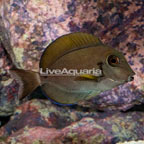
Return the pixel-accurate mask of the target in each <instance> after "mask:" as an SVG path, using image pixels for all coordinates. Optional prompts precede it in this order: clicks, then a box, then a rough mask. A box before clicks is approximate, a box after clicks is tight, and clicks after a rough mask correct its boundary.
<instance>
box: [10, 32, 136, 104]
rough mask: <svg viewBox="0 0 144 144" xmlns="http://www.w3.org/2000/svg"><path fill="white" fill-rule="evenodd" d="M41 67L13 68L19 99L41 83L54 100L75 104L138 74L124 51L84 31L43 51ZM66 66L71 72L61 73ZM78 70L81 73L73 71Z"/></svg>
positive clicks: (43, 90) (59, 39) (57, 102)
mask: <svg viewBox="0 0 144 144" xmlns="http://www.w3.org/2000/svg"><path fill="white" fill-rule="evenodd" d="M39 67H40V72H34V71H30V70H23V69H17V68H15V69H11V70H10V71H9V72H10V74H11V76H12V77H14V78H15V79H16V80H17V81H18V83H19V84H20V89H19V93H18V98H19V99H23V98H25V97H26V96H28V95H30V94H31V93H32V92H33V91H34V90H35V89H36V88H37V87H38V86H40V87H41V90H42V94H43V95H44V96H45V97H47V98H48V99H50V100H51V101H52V102H53V103H55V104H58V105H62V106H63V105H66V106H71V105H73V104H78V103H81V102H82V101H85V100H88V99H90V98H93V97H96V96H97V95H98V94H100V93H101V92H104V91H106V90H110V89H112V88H114V87H116V86H118V85H121V84H124V83H127V82H129V81H132V80H133V76H134V74H135V73H134V72H133V70H132V69H131V68H130V66H129V64H128V62H127V61H126V59H125V58H124V56H123V54H122V53H121V52H119V51H117V50H116V49H114V48H111V47H110V46H107V45H104V44H103V43H102V42H101V41H100V40H99V39H98V38H97V37H95V36H93V35H91V34H87V33H82V32H76V33H71V34H67V35H64V36H61V37H60V38H58V39H56V40H55V41H54V42H52V43H51V44H50V45H49V46H48V47H47V48H46V49H45V51H44V52H43V54H42V56H41V59H40V65H39ZM64 69H65V70H67V71H70V72H71V73H68V74H67V73H66V74H65V75H63V74H60V73H59V74H57V73H58V72H61V71H63V70H64ZM74 70H76V72H81V73H72V72H74ZM82 70H83V71H82ZM93 70H99V72H100V73H97V74H95V73H93ZM48 71H49V72H50V73H47V72H48ZM55 71H57V72H55ZM54 72H55V73H54ZM88 72H91V73H88Z"/></svg>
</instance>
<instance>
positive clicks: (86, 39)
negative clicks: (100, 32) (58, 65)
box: [40, 32, 102, 70]
mask: <svg viewBox="0 0 144 144" xmlns="http://www.w3.org/2000/svg"><path fill="white" fill-rule="evenodd" d="M99 44H102V42H101V41H100V40H99V38H97V37H95V36H93V35H91V34H87V33H82V32H76V33H71V34H67V35H64V36H61V37H60V38H58V39H56V40H55V41H53V42H52V43H51V44H50V45H49V46H48V47H47V48H46V50H45V51H44V53H43V55H42V57H41V60H40V68H43V70H45V69H46V68H48V67H49V66H50V65H51V64H53V63H54V62H55V61H56V60H57V58H58V57H60V56H62V55H63V54H65V53H66V52H68V51H70V50H73V49H79V48H82V47H88V46H94V45H99Z"/></svg>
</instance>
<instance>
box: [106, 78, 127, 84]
mask: <svg viewBox="0 0 144 144" xmlns="http://www.w3.org/2000/svg"><path fill="white" fill-rule="evenodd" d="M108 80H110V81H112V82H115V83H125V82H127V81H126V80H120V81H118V80H114V79H111V78H108Z"/></svg>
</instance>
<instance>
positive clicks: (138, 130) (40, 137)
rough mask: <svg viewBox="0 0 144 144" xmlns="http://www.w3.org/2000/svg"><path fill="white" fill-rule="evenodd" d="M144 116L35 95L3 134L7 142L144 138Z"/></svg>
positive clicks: (89, 143)
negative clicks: (84, 107) (75, 105)
mask: <svg viewBox="0 0 144 144" xmlns="http://www.w3.org/2000/svg"><path fill="white" fill-rule="evenodd" d="M143 119H144V113H142V112H128V113H121V112H112V113H105V112H97V111H95V112H94V111H92V112H91V111H89V112H83V111H82V110H81V109H77V108H71V109H70V108H69V107H60V106H55V105H54V104H51V103H50V102H49V101H48V100H36V99H35V100H31V101H29V102H26V103H24V104H22V105H21V106H19V107H17V109H16V111H15V113H14V115H13V117H11V120H10V121H9V122H8V123H7V124H6V125H5V126H4V127H2V128H1V129H0V136H1V137H4V138H5V140H4V142H7V143H8V142H9V143H23V144H31V143H34V142H37V143H38V142H39V143H50V144H55V143H57V144H62V143H66V144H68V143H69V144H70V143H75V144H80V143H81V144H94V143H96V144H102V143H103V144H112V143H114V144H116V143H117V142H124V141H130V140H138V139H144V128H143V127H142V126H143V124H144V121H143Z"/></svg>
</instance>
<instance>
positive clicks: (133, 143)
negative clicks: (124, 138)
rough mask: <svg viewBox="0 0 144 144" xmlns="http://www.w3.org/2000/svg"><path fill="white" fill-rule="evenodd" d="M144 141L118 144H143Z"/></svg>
mask: <svg viewBox="0 0 144 144" xmlns="http://www.w3.org/2000/svg"><path fill="white" fill-rule="evenodd" d="M143 143H144V141H142V140H140V141H129V142H123V143H117V144H143Z"/></svg>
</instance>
